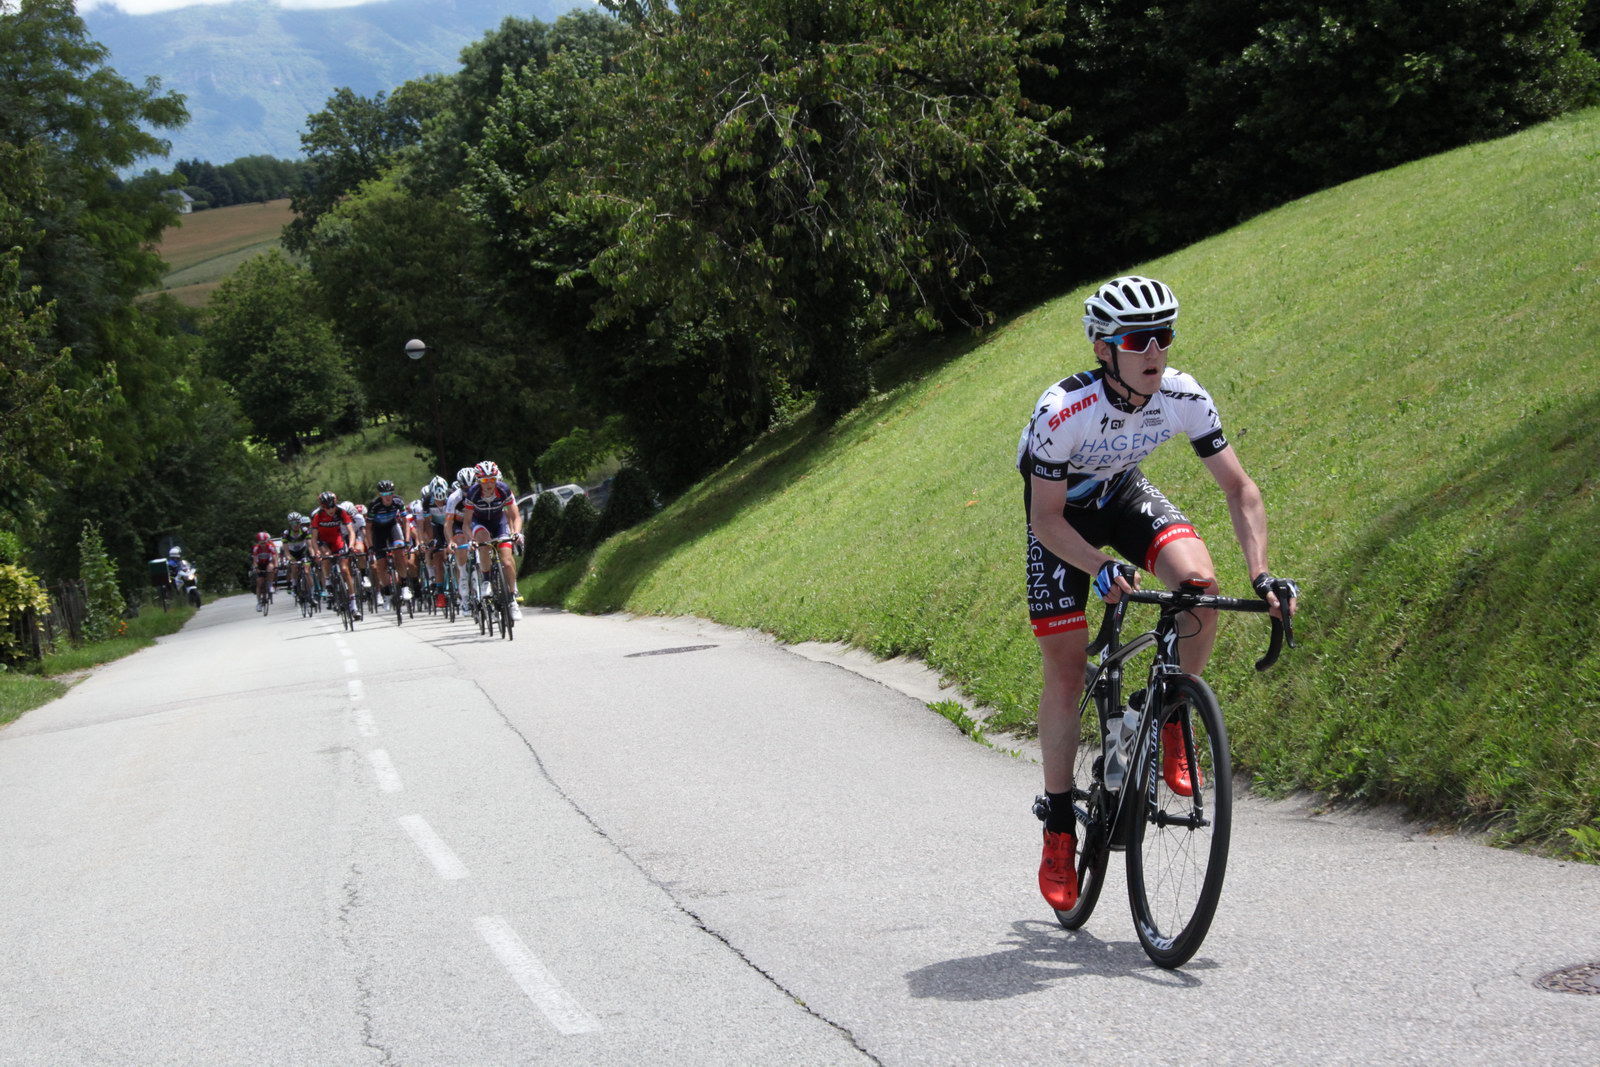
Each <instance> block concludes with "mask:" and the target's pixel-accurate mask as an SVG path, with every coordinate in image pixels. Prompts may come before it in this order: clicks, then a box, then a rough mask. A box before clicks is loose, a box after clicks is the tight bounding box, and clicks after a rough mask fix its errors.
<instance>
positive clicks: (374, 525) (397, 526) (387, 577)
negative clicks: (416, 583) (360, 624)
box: [366, 478, 411, 611]
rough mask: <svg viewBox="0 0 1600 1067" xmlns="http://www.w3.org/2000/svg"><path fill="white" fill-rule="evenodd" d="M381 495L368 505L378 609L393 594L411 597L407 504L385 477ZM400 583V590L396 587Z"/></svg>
mask: <svg viewBox="0 0 1600 1067" xmlns="http://www.w3.org/2000/svg"><path fill="white" fill-rule="evenodd" d="M377 490H378V495H377V496H375V497H373V498H372V503H370V504H368V505H367V515H366V519H367V545H368V547H369V548H370V549H371V551H372V553H373V570H374V572H375V573H376V575H377V578H378V610H379V611H382V610H383V609H384V606H385V604H386V603H387V601H388V598H389V597H393V596H396V595H398V596H399V597H400V598H401V599H402V600H410V599H411V589H410V587H409V586H408V585H406V584H405V582H406V558H405V557H406V550H407V547H408V546H409V545H410V543H411V542H410V537H409V533H410V530H409V527H408V524H407V521H406V510H407V509H406V504H405V501H403V500H401V499H400V495H399V494H398V493H396V492H395V491H394V483H393V482H392V481H390V480H389V479H387V478H385V479H383V480H382V481H380V482H379V483H378V485H377ZM396 586H399V587H400V588H399V592H398V594H397V593H396V591H395V587H396Z"/></svg>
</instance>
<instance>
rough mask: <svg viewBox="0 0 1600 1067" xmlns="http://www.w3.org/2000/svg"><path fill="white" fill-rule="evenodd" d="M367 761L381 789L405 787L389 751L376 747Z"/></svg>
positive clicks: (393, 791)
mask: <svg viewBox="0 0 1600 1067" xmlns="http://www.w3.org/2000/svg"><path fill="white" fill-rule="evenodd" d="M367 762H368V763H371V764H372V773H373V775H374V776H376V777H377V779H378V788H379V789H381V790H383V791H384V792H385V793H398V792H400V790H402V789H404V788H405V786H404V785H402V784H401V783H400V772H399V771H397V770H395V767H394V761H393V760H391V759H390V758H389V753H387V752H385V751H384V750H383V749H381V748H375V749H373V750H372V751H371V752H368V753H367ZM441 844H442V842H441Z"/></svg>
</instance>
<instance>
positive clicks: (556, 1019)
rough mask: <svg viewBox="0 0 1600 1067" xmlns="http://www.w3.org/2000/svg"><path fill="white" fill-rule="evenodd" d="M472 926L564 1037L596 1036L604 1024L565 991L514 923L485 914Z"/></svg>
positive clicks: (535, 1005) (475, 920)
mask: <svg viewBox="0 0 1600 1067" xmlns="http://www.w3.org/2000/svg"><path fill="white" fill-rule="evenodd" d="M472 925H473V926H476V927H477V928H478V933H479V934H480V935H481V936H482V937H483V939H484V941H485V942H487V943H488V945H489V948H490V949H491V950H492V951H493V952H494V954H495V955H496V956H497V957H499V959H500V962H501V964H503V965H504V966H505V969H506V970H507V971H509V972H510V974H511V977H512V979H513V980H514V981H515V982H516V983H517V985H519V986H521V987H522V991H523V992H524V993H526V994H528V999H529V1000H531V1001H533V1004H534V1007H536V1008H538V1009H539V1010H540V1011H542V1012H544V1017H545V1018H546V1019H549V1020H550V1025H551V1026H554V1027H555V1028H556V1029H557V1030H558V1031H560V1032H561V1033H563V1034H593V1033H597V1032H598V1031H599V1029H600V1024H599V1023H598V1022H596V1021H595V1018H594V1016H592V1015H590V1014H589V1013H588V1012H586V1011H584V1010H583V1008H582V1006H581V1005H579V1004H578V1002H577V1001H576V1000H574V999H572V996H571V994H569V993H568V992H567V991H566V990H565V989H563V988H561V983H560V982H558V981H556V977H555V975H553V974H551V973H550V969H549V968H548V967H546V966H545V965H544V964H543V963H540V962H539V958H538V957H537V956H535V955H534V954H533V953H532V952H530V951H529V950H528V946H527V945H526V944H524V943H523V940H522V938H521V937H520V936H518V934H517V932H516V931H515V930H513V929H512V928H511V924H510V923H508V922H506V921H505V920H504V919H502V918H501V917H500V916H498V915H485V916H483V917H482V918H478V919H474V920H473V921H472Z"/></svg>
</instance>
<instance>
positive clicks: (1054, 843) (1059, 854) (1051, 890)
mask: <svg viewBox="0 0 1600 1067" xmlns="http://www.w3.org/2000/svg"><path fill="white" fill-rule="evenodd" d="M1077 857H1078V841H1077V838H1075V837H1073V836H1072V835H1071V834H1054V833H1051V832H1050V831H1049V830H1046V831H1045V832H1044V858H1043V859H1041V860H1040V861H1039V892H1041V893H1043V894H1044V899H1045V901H1046V902H1048V903H1049V905H1050V906H1051V907H1052V908H1054V909H1056V910H1057V911H1070V910H1071V909H1072V906H1073V905H1074V904H1076V903H1078V868H1077V866H1076V864H1077Z"/></svg>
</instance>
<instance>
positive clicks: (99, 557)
mask: <svg viewBox="0 0 1600 1067" xmlns="http://www.w3.org/2000/svg"><path fill="white" fill-rule="evenodd" d="M78 578H79V580H80V581H82V582H83V594H84V603H85V606H86V609H87V610H86V613H85V616H84V620H83V632H84V636H85V637H86V638H87V639H88V640H90V641H104V640H105V639H106V638H108V637H113V636H116V631H117V626H118V624H119V623H120V622H121V621H122V613H123V612H124V611H125V610H127V607H128V605H127V604H126V603H125V602H124V601H123V599H122V593H121V592H120V591H119V590H118V589H117V569H116V568H115V567H114V566H112V564H111V560H110V559H109V558H107V556H106V545H105V541H104V539H102V538H101V536H100V526H99V524H98V523H95V522H91V521H90V520H88V519H84V520H83V534H82V536H80V537H79V538H78Z"/></svg>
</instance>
